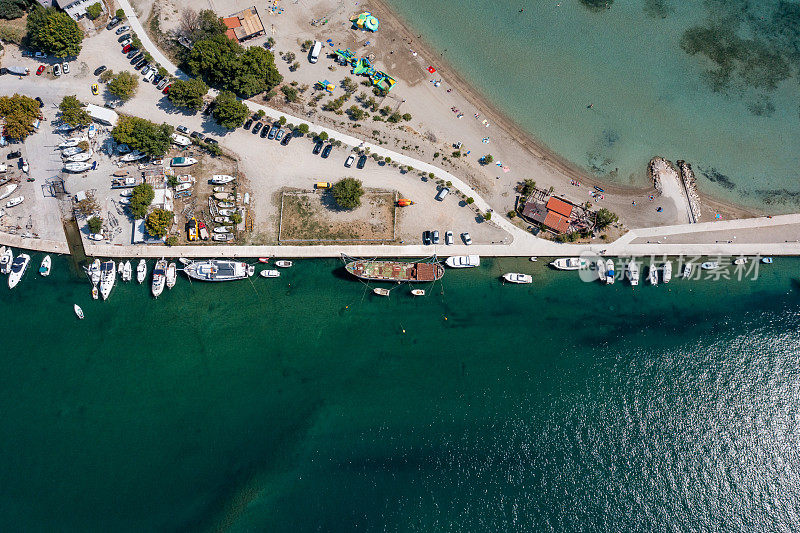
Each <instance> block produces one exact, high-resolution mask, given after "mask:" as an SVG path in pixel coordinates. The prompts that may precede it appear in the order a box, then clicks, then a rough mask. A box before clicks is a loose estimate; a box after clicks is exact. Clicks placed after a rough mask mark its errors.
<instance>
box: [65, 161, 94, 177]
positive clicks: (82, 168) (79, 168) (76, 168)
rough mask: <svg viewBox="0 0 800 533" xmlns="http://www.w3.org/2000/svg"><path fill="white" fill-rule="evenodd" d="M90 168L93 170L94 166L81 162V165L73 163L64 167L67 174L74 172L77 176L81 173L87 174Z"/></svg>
mask: <svg viewBox="0 0 800 533" xmlns="http://www.w3.org/2000/svg"><path fill="white" fill-rule="evenodd" d="M90 168H92V165H90V164H89V163H86V162H81V163H75V162H73V163H67V164H65V165H64V170H66V171H67V172H74V173H76V174H78V173H81V172H86V171H87V170H89V169H90Z"/></svg>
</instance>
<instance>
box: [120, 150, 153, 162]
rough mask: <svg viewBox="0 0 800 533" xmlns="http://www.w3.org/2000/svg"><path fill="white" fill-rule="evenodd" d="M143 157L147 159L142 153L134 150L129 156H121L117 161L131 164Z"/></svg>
mask: <svg viewBox="0 0 800 533" xmlns="http://www.w3.org/2000/svg"><path fill="white" fill-rule="evenodd" d="M145 157H147V154H145V153H144V152H140V151H139V150H134V151H133V152H131V153H129V154H125V155H123V156H122V157H120V158H119V160H120V161H122V162H123V163H133V162H134V161H138V160H140V159H144V158H145Z"/></svg>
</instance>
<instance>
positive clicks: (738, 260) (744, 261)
mask: <svg viewBox="0 0 800 533" xmlns="http://www.w3.org/2000/svg"><path fill="white" fill-rule="evenodd" d="M733 264H734V265H745V264H747V258H746V257H738V258H736V259H735V260H734V261H733Z"/></svg>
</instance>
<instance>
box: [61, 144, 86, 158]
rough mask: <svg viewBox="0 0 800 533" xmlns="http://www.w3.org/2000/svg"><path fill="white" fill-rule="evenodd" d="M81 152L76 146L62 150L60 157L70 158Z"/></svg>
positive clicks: (81, 149)
mask: <svg viewBox="0 0 800 533" xmlns="http://www.w3.org/2000/svg"><path fill="white" fill-rule="evenodd" d="M81 152H83V148H80V147H78V146H73V147H71V148H65V149H64V150H61V157H72V156H74V155H77V154H79V153H81Z"/></svg>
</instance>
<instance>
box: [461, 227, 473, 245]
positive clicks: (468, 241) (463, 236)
mask: <svg viewBox="0 0 800 533" xmlns="http://www.w3.org/2000/svg"><path fill="white" fill-rule="evenodd" d="M461 240H462V241H464V244H466V245H467V246H469V245H470V244H472V237H470V236H469V232H468V231H465V232H464V233H462V234H461Z"/></svg>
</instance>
